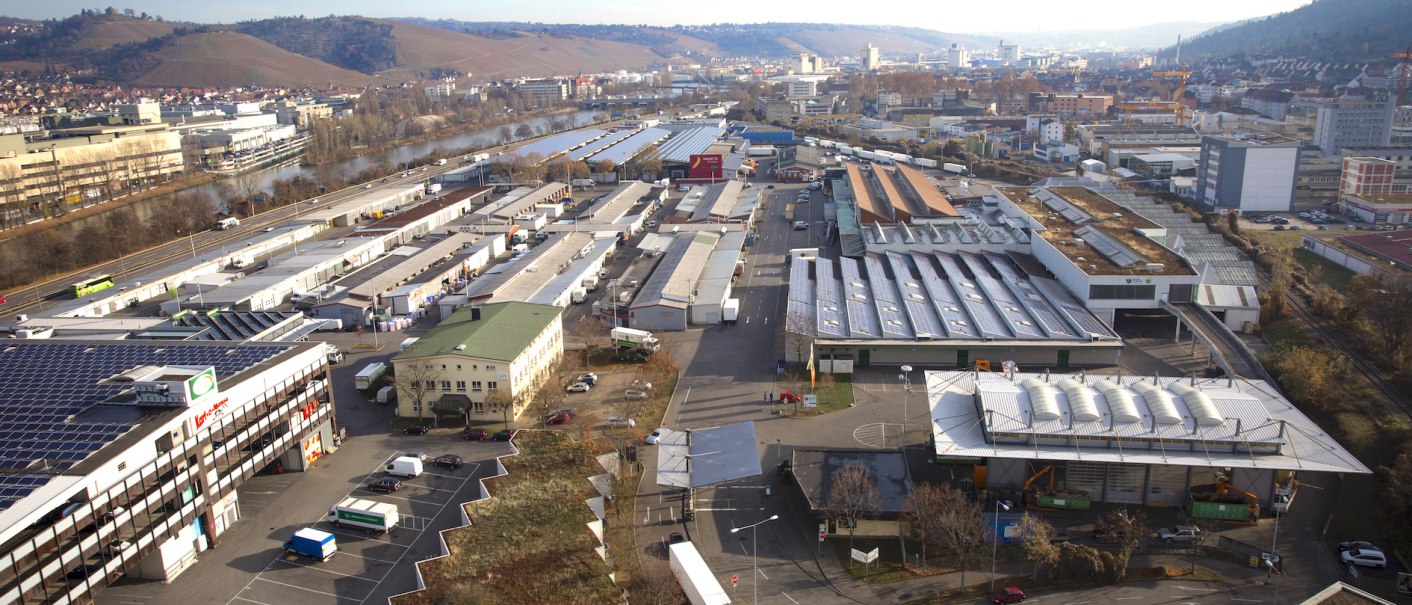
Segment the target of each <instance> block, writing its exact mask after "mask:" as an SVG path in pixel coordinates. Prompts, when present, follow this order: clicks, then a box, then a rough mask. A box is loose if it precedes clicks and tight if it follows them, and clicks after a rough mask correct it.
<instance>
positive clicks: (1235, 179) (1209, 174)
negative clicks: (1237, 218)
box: [1196, 135, 1300, 212]
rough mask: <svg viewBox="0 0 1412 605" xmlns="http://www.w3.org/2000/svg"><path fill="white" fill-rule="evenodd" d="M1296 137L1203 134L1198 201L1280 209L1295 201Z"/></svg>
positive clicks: (1215, 206)
mask: <svg viewBox="0 0 1412 605" xmlns="http://www.w3.org/2000/svg"><path fill="white" fill-rule="evenodd" d="M1299 148H1300V143H1299V141H1295V140H1292V139H1287V138H1284V137H1279V136H1273V135H1265V136H1258V135H1242V136H1206V137H1202V138H1201V160H1200V161H1199V162H1198V164H1197V169H1196V198H1197V201H1199V202H1201V203H1203V204H1206V205H1207V206H1210V207H1211V208H1212V209H1231V210H1239V211H1241V212H1252V211H1270V212H1284V211H1288V210H1289V209H1290V208H1293V207H1294V190H1295V181H1296V178H1297V177H1298V175H1299Z"/></svg>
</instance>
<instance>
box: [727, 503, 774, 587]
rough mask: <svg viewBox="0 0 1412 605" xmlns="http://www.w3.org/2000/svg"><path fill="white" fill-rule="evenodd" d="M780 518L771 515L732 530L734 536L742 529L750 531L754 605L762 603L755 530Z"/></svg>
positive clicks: (751, 581) (751, 578) (751, 585)
mask: <svg viewBox="0 0 1412 605" xmlns="http://www.w3.org/2000/svg"><path fill="white" fill-rule="evenodd" d="M778 518H780V516H779V515H770V518H769V519H765V520H764V521H757V522H755V523H751V524H750V525H747V526H745V527H736V528H732V529H731V533H732V534H733V533H735V532H738V531H740V530H742V529H748V530H750V572H751V573H750V590H751V595H750V602H751V603H752V604H758V603H759V602H760V566H759V565H758V564H757V561H759V558H758V554H759V553H758V551H756V550H755V528H756V527H758V526H760V525H764V524H766V523H769V522H770V521H774V520H775V519H778Z"/></svg>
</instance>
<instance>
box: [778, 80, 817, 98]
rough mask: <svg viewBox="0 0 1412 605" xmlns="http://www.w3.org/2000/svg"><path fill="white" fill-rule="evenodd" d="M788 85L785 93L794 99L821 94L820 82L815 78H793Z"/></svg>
mask: <svg viewBox="0 0 1412 605" xmlns="http://www.w3.org/2000/svg"><path fill="white" fill-rule="evenodd" d="M786 86H787V87H788V88H787V90H786V92H785V95H786V96H788V97H790V98H792V99H797V98H801V97H813V96H818V94H819V83H818V82H815V81H814V80H793V81H790V82H789V83H788V84H786Z"/></svg>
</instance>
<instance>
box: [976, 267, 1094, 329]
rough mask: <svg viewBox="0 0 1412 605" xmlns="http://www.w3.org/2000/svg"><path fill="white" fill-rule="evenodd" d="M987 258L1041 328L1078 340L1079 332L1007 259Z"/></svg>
mask: <svg viewBox="0 0 1412 605" xmlns="http://www.w3.org/2000/svg"><path fill="white" fill-rule="evenodd" d="M986 258H987V260H989V261H990V266H991V267H993V268H994V269H995V271H996V273H999V274H1000V279H1001V280H1002V281H1003V282H1004V286H1005V287H1008V288H1009V290H1010V293H1011V294H1012V295H1014V297H1015V299H1016V300H1019V301H1020V304H1021V305H1023V306H1024V308H1025V309H1027V310H1028V311H1029V312H1030V315H1032V316H1034V318H1035V319H1037V320H1039V324H1040V327H1041V328H1043V329H1044V331H1045V332H1046V333H1047V334H1049V335H1050V336H1051V337H1060V338H1077V337H1078V336H1079V334H1078V332H1077V331H1075V330H1074V329H1073V328H1072V327H1070V325H1069V323H1068V322H1066V321H1064V318H1063V317H1062V316H1061V315H1059V313H1058V312H1057V311H1055V310H1054V307H1053V306H1052V305H1050V304H1049V301H1048V300H1045V298H1044V296H1042V295H1041V294H1040V293H1039V292H1038V291H1037V290H1035V288H1034V285H1032V284H1030V281H1029V280H1028V279H1026V278H1024V277H1021V276H1020V274H1019V273H1017V272H1016V271H1015V270H1014V269H1013V268H1012V267H1011V266H1010V263H1009V262H1008V261H1007V260H1006V259H1005V258H1003V257H998V256H990V255H987V257H986Z"/></svg>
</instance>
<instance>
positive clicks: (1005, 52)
mask: <svg viewBox="0 0 1412 605" xmlns="http://www.w3.org/2000/svg"><path fill="white" fill-rule="evenodd" d="M995 53H996V56H997V57H998V58H999V59H1000V62H1001V63H1002V64H1005V65H1014V64H1016V63H1019V62H1020V45H1019V44H1006V43H1005V41H1004V40H1001V41H1000V45H999V46H997V47H996V49H995Z"/></svg>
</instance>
